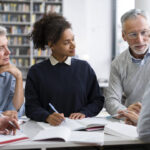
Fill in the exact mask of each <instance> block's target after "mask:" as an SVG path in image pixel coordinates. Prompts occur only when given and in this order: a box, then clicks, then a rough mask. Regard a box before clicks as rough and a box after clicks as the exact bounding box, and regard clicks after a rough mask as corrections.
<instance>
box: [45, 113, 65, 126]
mask: <svg viewBox="0 0 150 150" xmlns="http://www.w3.org/2000/svg"><path fill="white" fill-rule="evenodd" d="M64 120H65V117H64V114H63V113H56V112H54V113H53V114H51V115H49V116H48V118H47V119H46V121H47V122H48V123H49V124H51V125H53V126H58V125H60V124H61V122H62V121H64Z"/></svg>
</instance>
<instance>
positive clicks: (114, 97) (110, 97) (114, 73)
mask: <svg viewBox="0 0 150 150" xmlns="http://www.w3.org/2000/svg"><path fill="white" fill-rule="evenodd" d="M122 92H123V87H122V84H121V77H120V73H119V71H118V69H117V63H114V62H112V65H111V71H110V77H109V86H108V88H106V89H105V106H106V110H107V111H108V113H110V114H111V115H114V114H116V113H117V112H118V111H119V110H124V109H126V107H125V106H124V105H122V104H121V99H122Z"/></svg>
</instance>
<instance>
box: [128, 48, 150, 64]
mask: <svg viewBox="0 0 150 150" xmlns="http://www.w3.org/2000/svg"><path fill="white" fill-rule="evenodd" d="M129 54H130V58H131V60H132V62H133V63H136V64H140V65H144V64H145V62H146V60H147V58H148V57H150V48H148V50H147V52H146V54H145V55H144V58H143V59H137V58H135V57H133V56H132V55H131V53H130V48H129Z"/></svg>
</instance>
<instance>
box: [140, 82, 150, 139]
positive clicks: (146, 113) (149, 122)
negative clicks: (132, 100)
mask: <svg viewBox="0 0 150 150" xmlns="http://www.w3.org/2000/svg"><path fill="white" fill-rule="evenodd" d="M137 130H138V134H139V138H140V139H141V140H143V141H146V142H150V82H149V85H148V86H147V89H146V90H145V93H144V96H143V100H142V110H141V113H140V117H139V120H138V125H137Z"/></svg>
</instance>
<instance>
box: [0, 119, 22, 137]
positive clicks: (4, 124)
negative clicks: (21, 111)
mask: <svg viewBox="0 0 150 150" xmlns="http://www.w3.org/2000/svg"><path fill="white" fill-rule="evenodd" d="M10 122H11V123H12V124H13V125H12V124H11V123H10ZM16 129H20V128H19V125H18V123H17V121H16V120H15V119H12V118H9V117H7V116H5V117H1V118H0V134H11V132H13V135H15V134H16Z"/></svg>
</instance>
